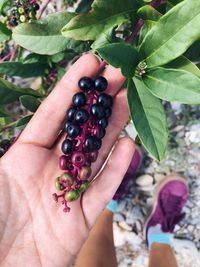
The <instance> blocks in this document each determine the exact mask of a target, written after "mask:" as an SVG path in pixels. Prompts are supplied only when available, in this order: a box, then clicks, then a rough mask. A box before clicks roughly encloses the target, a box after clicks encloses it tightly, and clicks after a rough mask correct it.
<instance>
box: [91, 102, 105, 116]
mask: <svg viewBox="0 0 200 267" xmlns="http://www.w3.org/2000/svg"><path fill="white" fill-rule="evenodd" d="M90 112H91V114H92V115H93V116H94V117H95V118H97V119H101V118H103V117H104V116H105V109H104V107H103V106H102V105H100V104H93V105H92V106H91V110H90Z"/></svg>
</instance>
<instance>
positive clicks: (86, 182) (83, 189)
mask: <svg viewBox="0 0 200 267" xmlns="http://www.w3.org/2000/svg"><path fill="white" fill-rule="evenodd" d="M89 184H90V182H88V181H85V182H84V183H82V185H81V186H80V188H79V190H78V191H79V193H82V192H84V191H85V190H86V189H87V188H88V187H89Z"/></svg>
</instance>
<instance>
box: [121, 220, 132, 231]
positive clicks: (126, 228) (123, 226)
mask: <svg viewBox="0 0 200 267" xmlns="http://www.w3.org/2000/svg"><path fill="white" fill-rule="evenodd" d="M119 226H120V227H121V228H122V229H124V230H126V231H129V232H131V231H132V227H131V226H130V225H128V224H127V223H126V222H125V221H121V222H119Z"/></svg>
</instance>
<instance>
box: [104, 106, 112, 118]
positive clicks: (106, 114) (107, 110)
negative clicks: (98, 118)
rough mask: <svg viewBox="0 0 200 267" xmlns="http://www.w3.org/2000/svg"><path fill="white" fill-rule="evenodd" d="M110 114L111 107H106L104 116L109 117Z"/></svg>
mask: <svg viewBox="0 0 200 267" xmlns="http://www.w3.org/2000/svg"><path fill="white" fill-rule="evenodd" d="M111 115H112V109H111V108H107V109H106V110H105V116H106V118H109V117H110V116H111Z"/></svg>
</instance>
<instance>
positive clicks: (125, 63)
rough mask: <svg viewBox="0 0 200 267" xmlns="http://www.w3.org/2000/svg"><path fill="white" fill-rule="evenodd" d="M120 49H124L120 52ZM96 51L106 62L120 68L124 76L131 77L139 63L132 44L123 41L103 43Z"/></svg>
mask: <svg viewBox="0 0 200 267" xmlns="http://www.w3.org/2000/svg"><path fill="white" fill-rule="evenodd" d="M121 51H124V53H123V54H122V53H121ZM97 52H98V53H99V54H100V56H101V57H102V58H104V59H105V60H106V62H107V63H108V64H111V65H113V66H114V67H117V68H121V71H122V73H123V75H124V76H125V77H133V76H134V73H135V69H136V67H137V65H138V63H139V60H138V52H137V50H135V49H134V47H133V46H131V45H128V44H125V43H112V44H108V45H105V46H103V47H101V48H99V49H97Z"/></svg>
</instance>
